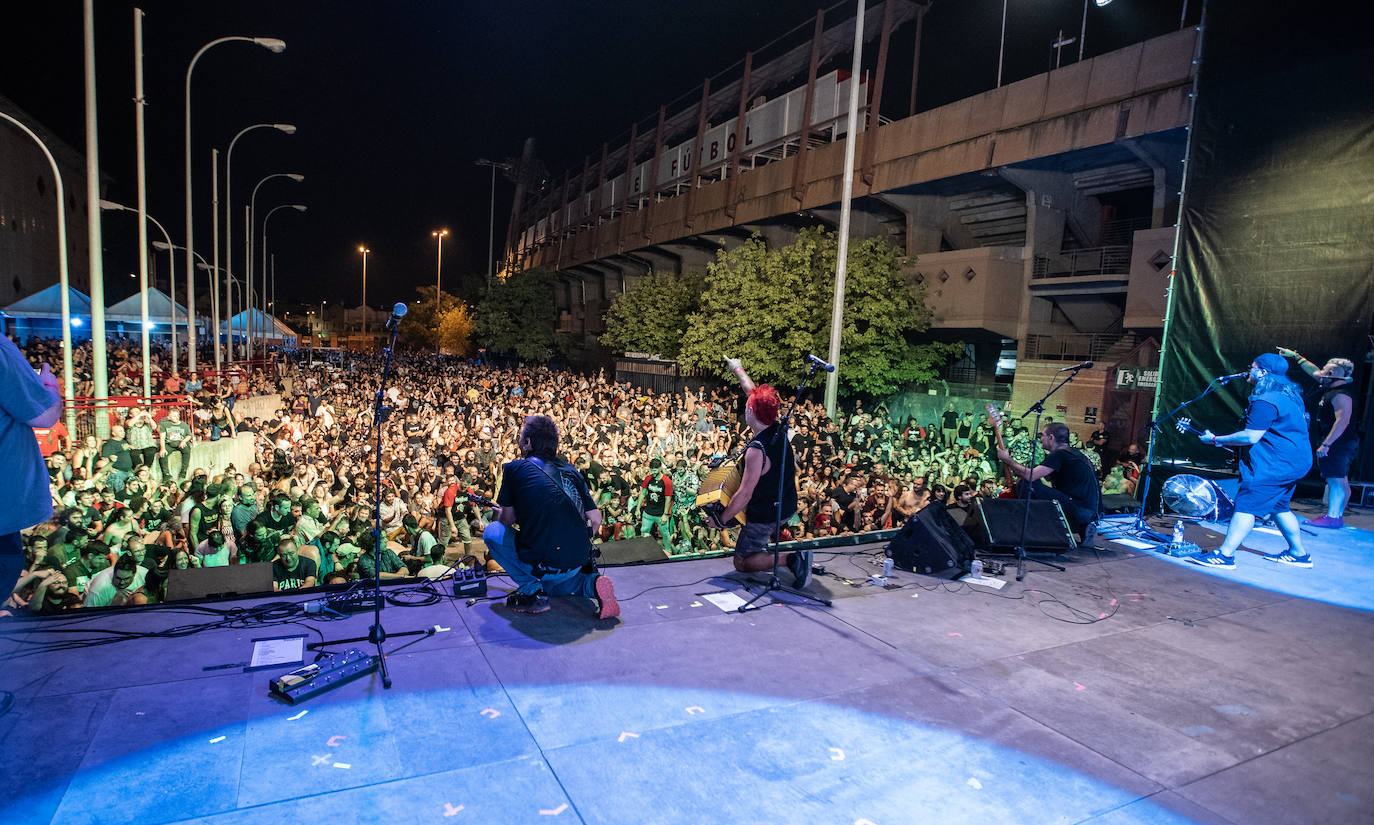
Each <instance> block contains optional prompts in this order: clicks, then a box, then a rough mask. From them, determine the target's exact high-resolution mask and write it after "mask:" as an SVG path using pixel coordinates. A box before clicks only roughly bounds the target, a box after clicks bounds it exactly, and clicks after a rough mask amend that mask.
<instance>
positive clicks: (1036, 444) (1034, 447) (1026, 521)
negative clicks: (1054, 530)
mask: <svg viewBox="0 0 1374 825" xmlns="http://www.w3.org/2000/svg"><path fill="white" fill-rule="evenodd" d="M1082 369H1084V366H1083V365H1082V364H1080V365H1078V366H1076V367H1073V368H1072V369H1070V371H1069V374H1068V375H1066V376H1064V380H1063V381H1060V382H1059V383H1058V384H1055V385H1054V386H1052V387H1050V391H1049V392H1047V393H1045V394H1044V395H1043V396H1041V397H1040V400H1039V401H1036V402H1035V403H1034V404H1032V405H1030V408H1029V409H1027V410H1026V411H1025V412H1023V413H1021V418H1025V417H1026V416H1028V415H1030V414H1031V413H1035V437H1034V438H1032V439H1031V460H1030V464H1027V465H1026V467H1027V469H1034V468H1035V466H1036V465H1037V464H1039V463H1040V459H1039V455H1038V454H1039V452H1040V416H1041V415H1043V414H1044V412H1045V402H1046V401H1048V400H1049V398H1050V396H1051V395H1054V394H1055V393H1057V392H1059V390H1061V389H1062V388H1063V387H1064V386H1065V385H1066V384H1068V383H1069V382H1070V381H1073V379H1075V378H1077V377H1078V373H1079V371H1080V370H1082ZM1017 420H1020V419H1017ZM1034 483H1035V482H1033V481H1031V480H1030V479H1026V487H1025V493H1024V495H1022V496H1021V503H1022V505H1023V506H1022V508H1021V535H1020V536H1018V537H1017V540H1016V548H1015V552H1016V580H1017V581H1021V580H1022V579H1024V578H1026V533H1027V531H1029V529H1030V503H1031V487H1032V486H1034ZM1031 561H1034V562H1036V563H1038V564H1043V565H1045V566H1046V567H1053V568H1054V569H1055V570H1058V571H1059V572H1061V573H1063V572H1064V567H1063V566H1062V565H1058V564H1055V563H1054V562H1048V561H1045V560H1044V559H1031Z"/></svg>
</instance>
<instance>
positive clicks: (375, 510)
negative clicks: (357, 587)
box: [309, 315, 434, 689]
mask: <svg viewBox="0 0 1374 825" xmlns="http://www.w3.org/2000/svg"><path fill="white" fill-rule="evenodd" d="M392 318H393V321H388V322H387V327H388V331H389V332H390V333H391V339H390V340H389V341H388V342H387V346H386V348H385V349H383V350H382V354H383V355H384V356H385V357H384V359H383V361H382V384H381V386H380V387H378V389H377V396H376V398H375V399H373V402H372V423H373V425H374V426H376V428H377V440H376V456H375V458H376V468H377V469H376V480H377V488H376V491H375V495H374V496H373V498H374V501H373V505H372V627H371V629H370V630H368V633H367V636H365V637H361V636H360V637H357V638H352V639H338V640H336V641H334V642H326V641H320V642H315V643H312V644H310V645H309V647H310V648H311V649H319V648H323V647H328V646H330V645H336V644H345V643H348V642H362V641H368V642H371V643H372V644H373V645H375V646H376V647H377V655H376V656H374V657H372V661H373V662H374V663H375V664H376V666H377V669H378V670H379V671H380V672H381V674H382V687H384V688H387V689H390V688H391V673H390V672H389V671H388V670H387V667H386V650H385V649H383V648H382V643H383V642H385V641H386V638H387V635H386V630H385V629H384V628H383V627H382V604H383V602H384V598H383V596H382V550H383V549H384V544H383V538H384V536H383V533H382V424H383V423H385V420H386V418H387V417H388V416H389V415H390V413H391V408H390V407H386V406H384V405H383V404H382V402H383V401H384V400H385V399H386V383H387V379H388V378H389V377H390V375H391V354H392V351H393V350H395V349H396V335H397V333H398V332H399V331H400V326H401V323H400V318H399V317H397V316H394V315H393V316H392ZM433 634H434V630H433V628H430V629H428V630H408V631H405V632H403V633H395V634H392V635H394V636H431V635H433ZM417 641H418V640H417Z"/></svg>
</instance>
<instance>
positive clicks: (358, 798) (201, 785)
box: [0, 517, 1374, 825]
mask: <svg viewBox="0 0 1374 825" xmlns="http://www.w3.org/2000/svg"><path fill="white" fill-rule="evenodd" d="M1368 520H1369V519H1368V518H1367V517H1366V518H1365V521H1368ZM1365 527H1366V528H1367V527H1368V525H1365ZM1205 530H1206V527H1205V526H1195V527H1192V528H1190V532H1189V538H1190V539H1193V540H1195V541H1198V540H1200V539H1204V540H1205V539H1206V538H1207V534H1206V533H1205V532H1204V531H1205ZM1211 534H1212V535H1216V533H1215V532H1212V533H1211ZM1271 538H1273V537H1268V536H1260V537H1257V542H1256V545H1257V546H1258V545H1261V544H1263V542H1261V541H1259V539H1263V540H1264V541H1268V540H1269V539H1271ZM1274 540H1275V541H1278V539H1274ZM1199 543H1203V542H1202V541H1200V542H1199ZM1309 544H1310V547H1309V549H1310V550H1311V552H1312V553H1313V555H1314V557H1315V558H1316V560H1317V561H1316V567H1314V568H1313V569H1311V570H1293V569H1288V568H1282V567H1279V566H1278V565H1273V564H1271V563H1268V562H1264V561H1263V560H1261V559H1259V558H1257V557H1252V556H1243V557H1242V558H1241V563H1240V564H1241V567H1240V569H1239V570H1238V571H1237V572H1236V573H1235V574H1232V575H1230V576H1229V577H1223V576H1222V575H1219V574H1214V573H1212V572H1210V571H1208V570H1204V569H1202V568H1198V567H1196V566H1193V565H1187V564H1183V563H1181V562H1180V561H1179V560H1177V559H1170V558H1167V557H1162V556H1160V555H1158V554H1156V553H1155V552H1153V551H1151V550H1148V549H1138V548H1136V549H1133V548H1128V547H1123V546H1121V545H1119V544H1115V543H1112V542H1109V541H1107V540H1105V539H1103V540H1101V541H1100V542H1099V545H1100V548H1099V549H1098V550H1097V551H1096V552H1093V551H1082V550H1080V551H1076V552H1074V553H1072V554H1069V555H1068V556H1067V557H1066V563H1067V567H1068V569H1067V571H1066V572H1063V573H1060V572H1056V571H1051V570H1048V569H1046V568H1040V567H1039V565H1036V564H1034V563H1032V564H1031V565H1030V571H1031V572H1030V573H1029V575H1028V576H1027V577H1026V579H1025V581H1024V582H1021V583H1018V582H1016V581H1014V579H1013V578H1012V575H1011V573H1010V571H1009V572H1008V574H1007V575H1006V576H1005V577H1003V578H1004V580H1005V581H1006V584H1005V586H1004V587H1003V588H1002V589H1000V590H993V589H991V588H989V587H985V586H980V585H970V584H966V583H963V582H954V583H950V582H943V581H940V580H934V579H929V578H925V577H918V576H913V575H910V574H902V573H899V574H897V575H895V576H893V577H892V579H891V580H890V581H889V586H888V587H886V588H884V587H881V586H879V585H877V584H874V583H872V582H869V581H867V580H866V577H867V575H868V574H870V573H872V572H874V571H875V565H874V562H875V561H876V556H875V552H876V551H877V550H878V548H876V547H873V546H868V547H864V546H860V547H856V548H844V552H843V553H827V552H823V551H818V552H817V555H816V562H817V563H820V564H824V565H825V566H826V567H827V569H828V571H830V572H829V573H827V574H826V575H823V576H820V577H818V578H817V580H816V581H815V582H814V583H813V584H812V585H811V586H810V590H811V591H813V592H818V593H827V592H828V593H830V594H831V595H833V596H834V597H835V601H834V606H833V607H830V608H825V607H818V606H813V605H809V604H799V603H798V600H796V599H795V598H793V597H791V596H787V595H782V596H781V598H782V599H783V600H785V601H787V602H788V604H780V605H773V606H769V607H765V608H764V609H762V610H758V611H755V612H749V613H745V614H740V613H734V612H725V611H724V610H722V609H721V608H719V607H717V606H716V605H715V604H713V603H712V601H710V600H708V599H707V598H706V597H705V595H706V594H711V593H715V592H719V591H727V592H734V593H737V594H743V595H744V597H745V598H748V594H747V593H745V592H744V589H743V587H742V586H741V584H740V583H739V582H738V581H737V580H736V578H737V577H736V576H735V574H733V573H731V572H730V564H729V561H728V560H725V559H710V560H700V561H691V562H682V563H675V564H659V565H650V566H643V567H632V568H619V569H615V570H613V571H611V575H612V577H613V578H614V580H615V582H616V588H617V592H618V594H619V595H620V598H621V602H622V608H623V611H624V612H623V616H622V618H621V619H620V620H619V621H616V620H611V621H608V622H601V621H597V620H596V619H595V618H593V617H592V607H591V604H590V603H589V602H582V601H577V600H569V599H554V600H553V603H554V607H553V610H552V611H550V612H549V613H546V614H543V615H539V616H524V615H516V614H512V613H510V612H509V611H507V610H506V608H505V607H504V606H503V605H502V604H500V603H499V602H484V603H479V604H477V605H474V606H471V607H469V606H466V605H465V603H464V602H462V601H454V600H444V601H442V602H440V603H437V604H433V605H430V606H426V607H407V608H397V607H389V608H388V609H387V610H386V611H385V612H384V614H383V622H384V625H385V627H386V628H387V630H388V631H389V632H390V633H392V634H395V633H398V632H401V631H405V630H416V629H423V628H433V627H436V626H437V627H438V628H441V630H439V631H438V632H436V633H434V634H433V635H431V636H428V637H418V638H419V641H416V642H415V643H414V644H410V645H409V646H407V647H405V648H404V649H402V650H396V649H397V648H399V647H400V646H401V645H403V644H406V643H407V642H409V641H411V640H412V639H411V638H410V637H407V638H395V639H393V640H392V641H390V642H389V643H388V645H387V647H388V650H390V651H395V652H393V653H391V655H390V656H389V659H388V661H389V663H390V667H391V672H392V676H393V678H394V680H395V685H394V687H393V688H392V689H391V690H384V689H383V688H382V686H381V683H380V679H379V678H378V677H377V676H376V675H371V676H365V677H363V678H361V679H358V680H356V681H353V682H350V683H348V684H345V685H344V686H342V687H340V688H337V689H335V690H333V691H332V692H329V693H326V694H323V695H320V696H318V697H315V698H312V699H309V700H307V701H305V702H303V703H301V704H299V705H296V706H288V705H284V704H280V703H278V702H276V701H275V700H273V699H271V698H270V697H269V696H268V692H267V687H268V680H269V678H271V677H272V676H274V675H277V674H279V673H282V672H284V671H286V670H289V669H290V668H289V667H281V668H277V669H272V670H264V671H250V672H245V671H244V670H243V666H242V663H244V662H245V661H247V660H248V659H249V657H250V654H251V652H252V651H251V641H252V640H253V639H260V638H263V637H271V636H282V635H289V634H292V633H303V634H307V635H309V636H310V638H311V640H314V639H315V638H318V637H317V635H316V632H315V630H312V629H310V628H315V629H318V631H319V633H321V634H323V635H324V636H325V637H327V638H330V639H338V638H342V637H346V636H359V635H366V632H367V628H368V626H369V625H370V623H371V614H370V613H369V614H361V615H358V616H353V617H350V618H348V619H346V620H342V621H337V622H317V621H314V620H313V619H312V620H310V621H306V620H305V619H301V620H300V623H299V624H291V625H286V626H260V627H240V628H234V629H215V630H207V631H204V632H201V633H198V634H195V635H193V636H190V637H188V638H149V637H141V638H130V639H127V640H123V641H120V642H118V643H116V644H111V645H104V646H98V647H87V648H80V649H65V650H59V649H43V648H37V647H34V644H33V643H34V642H36V641H39V640H45V641H47V642H50V643H59V642H60V643H66V644H68V645H70V643H71V642H73V641H75V640H79V639H86V638H91V637H93V636H96V635H98V634H99V633H101V632H110V631H121V632H128V633H139V634H147V633H152V632H159V631H167V630H168V629H172V628H179V627H184V626H187V625H191V624H194V623H198V622H203V621H207V620H208V619H209V617H208V616H206V615H200V614H194V613H191V612H187V611H183V610H175V609H166V608H163V609H151V610H144V611H135V612H125V613H114V614H104V615H99V616H94V615H86V616H81V617H79V618H78V619H75V620H64V621H61V622H59V623H58V624H57V625H54V624H51V623H46V624H38V623H34V622H15V623H12V624H10V625H7V626H4V627H3V632H0V658H3V659H4V666H3V669H2V670H0V688H3V689H6V690H9V691H12V692H13V693H14V694H15V701H14V704H13V707H12V708H11V709H10V710H9V712H8V713H6V714H4V715H3V716H2V717H0V741H3V745H4V752H5V754H6V757H7V758H6V763H7V769H8V770H7V774H8V776H7V777H6V782H5V783H4V790H3V791H2V792H0V793H2V794H3V797H0V823H5V825H10V823H48V822H52V823H60V825H80V824H81V823H92V825H96V824H98V825H123V824H124V823H130V825H132V824H133V823H138V825H154V823H192V822H194V823H205V825H243V824H246V823H273V825H276V824H277V823H282V822H308V823H354V822H381V823H388V825H390V824H392V823H394V824H395V825H402V823H455V825H457V824H458V823H465V822H474V823H475V822H482V823H487V822H496V823H526V822H528V823H544V824H545V825H548V824H549V823H553V824H554V825H556V824H557V823H564V822H574V823H691V825H702V823H748V822H764V821H766V822H789V823H807V824H808V825H814V823H837V825H840V824H842V825H850V823H870V825H910V823H915V822H929V823H942V824H947V823H980V824H981V823H1017V825H1024V824H1025V823H1042V822H1043V823H1049V822H1054V823H1093V825H1124V823H1189V822H1195V823H1233V824H1234V825H1262V824H1263V823H1322V824H1323V825H1334V824H1335V823H1356V822H1371V821H1374V813H1372V812H1374V715H1371V711H1374V668H1372V667H1371V665H1370V663H1371V661H1374V611H1370V610H1369V609H1368V608H1369V607H1370V603H1369V600H1370V599H1371V591H1374V588H1371V587H1370V583H1369V582H1368V580H1367V579H1365V578H1363V577H1362V575H1361V574H1362V572H1363V571H1369V570H1374V533H1371V532H1370V531H1369V530H1368V529H1359V528H1348V529H1347V530H1344V531H1339V532H1335V533H1327V534H1324V535H1321V536H1317V537H1314V538H1312V539H1309ZM1262 549H1268V548H1267V547H1266V548H1262ZM1270 568H1273V569H1270ZM833 574H839V575H840V576H844V577H845V578H846V580H847V582H848V583H846V580H841V579H840V578H838V577H836V576H835V575H833ZM780 575H781V576H782V577H783V578H784V579H786V578H787V574H786V573H783V574H780ZM505 585H506V580H504V579H498V580H497V581H496V587H495V588H494V591H495V590H497V589H504V586H505ZM1347 588H1348V589H1349V591H1350V592H1345V591H1346V589H1347ZM1355 591H1362V592H1355ZM308 598H310V597H295V598H294V599H293V601H297V602H302V601H306V600H307V599H308ZM265 601H270V600H258V601H243V602H231V603H218V604H216V605H215V607H217V608H225V607H229V606H234V607H252V606H254V605H257V604H261V603H263V602H265ZM765 601H766V600H765ZM56 626H61V627H64V628H67V629H70V630H73V631H77V632H74V633H63V634H56V633H50V632H41V631H40V630H39V628H51V627H56ZM350 646H356V647H360V648H363V649H367V647H368V646H367V645H366V644H365V643H364V644H358V645H350Z"/></svg>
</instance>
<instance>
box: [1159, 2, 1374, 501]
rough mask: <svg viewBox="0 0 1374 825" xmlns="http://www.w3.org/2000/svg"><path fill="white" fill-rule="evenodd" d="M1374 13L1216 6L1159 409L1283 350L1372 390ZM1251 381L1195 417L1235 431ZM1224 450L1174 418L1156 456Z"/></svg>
mask: <svg viewBox="0 0 1374 825" xmlns="http://www.w3.org/2000/svg"><path fill="white" fill-rule="evenodd" d="M1372 17H1374V14H1371V12H1370V11H1369V4H1367V3H1363V2H1361V3H1354V2H1344V1H1343V0H1336V2H1316V3H1312V2H1306V3H1302V2H1295V1H1294V0H1270V2H1265V3H1255V2H1254V0H1207V2H1206V5H1205V6H1204V15H1203V26H1204V30H1203V45H1202V52H1201V62H1200V64H1199V67H1198V69H1199V71H1198V90H1197V91H1198V97H1197V107H1196V109H1195V112H1194V118H1193V126H1192V135H1191V138H1192V140H1191V145H1190V147H1189V156H1188V160H1187V161H1186V162H1187V164H1188V168H1187V170H1186V172H1187V179H1186V182H1185V186H1184V193H1183V200H1182V204H1183V207H1182V214H1181V216H1180V220H1181V226H1180V234H1179V255H1178V260H1177V261H1176V270H1177V274H1176V276H1175V277H1174V279H1173V285H1172V288H1173V295H1172V296H1171V301H1170V311H1169V317H1168V319H1167V320H1166V331H1165V342H1164V343H1165V350H1164V352H1163V353H1162V359H1161V363H1160V390H1159V398H1158V402H1157V407H1156V415H1161V414H1163V413H1165V412H1167V411H1169V410H1172V409H1173V408H1174V407H1175V406H1177V405H1178V404H1180V403H1181V402H1183V401H1184V400H1186V399H1188V398H1191V397H1193V396H1194V395H1197V394H1198V393H1200V392H1201V391H1202V390H1203V388H1204V387H1205V386H1206V385H1207V382H1208V381H1209V380H1211V379H1212V378H1214V377H1215V376H1218V375H1223V374H1227V373H1233V372H1240V371H1242V370H1245V369H1247V368H1248V367H1249V365H1250V362H1251V360H1252V359H1254V357H1255V356H1256V355H1258V354H1260V353H1262V352H1273V351H1274V348H1275V347H1276V346H1284V347H1291V348H1293V349H1296V350H1297V351H1299V352H1300V353H1302V354H1303V355H1304V356H1306V357H1307V358H1309V359H1311V360H1312V361H1315V362H1317V363H1318V364H1321V363H1322V362H1323V361H1324V360H1325V359H1326V358H1329V357H1332V356H1338V355H1339V356H1344V357H1347V358H1350V359H1351V360H1353V361H1355V363H1356V379H1357V381H1358V382H1359V384H1358V386H1360V387H1361V388H1363V387H1364V386H1366V384H1365V382H1367V381H1368V378H1369V377H1368V366H1367V365H1366V364H1365V363H1364V362H1365V357H1366V354H1367V353H1368V352H1369V350H1370V338H1369V334H1370V333H1371V331H1374V330H1371V315H1374V80H1371V78H1374V73H1372V72H1371V70H1374V47H1371V43H1374V35H1372V34H1371V32H1374V26H1371V22H1374V21H1372V20H1371V18H1372ZM1296 372H1297V369H1296V366H1294V368H1293V370H1292V371H1291V372H1290V375H1294V374H1295V373H1296ZM1296 380H1298V381H1299V383H1300V385H1302V386H1303V388H1304V389H1310V388H1311V386H1312V384H1311V382H1310V381H1307V380H1306V379H1305V378H1302V377H1299V378H1297V379H1296ZM1248 387H1249V385H1248V384H1246V383H1245V382H1242V381H1237V382H1235V383H1233V384H1231V385H1229V386H1228V387H1226V388H1224V389H1222V390H1219V391H1218V392H1216V393H1214V394H1213V395H1212V396H1209V397H1208V398H1207V399H1205V400H1204V401H1202V402H1201V403H1199V404H1197V405H1195V406H1194V407H1193V408H1191V410H1190V414H1191V415H1192V417H1193V418H1194V419H1195V421H1196V423H1197V425H1198V426H1199V428H1211V429H1212V430H1213V431H1216V432H1231V431H1233V430H1235V429H1237V428H1238V421H1239V417H1240V416H1241V415H1242V414H1243V413H1244V408H1245V396H1246V394H1247V393H1248ZM1362 392H1363V389H1362ZM1359 414H1360V415H1361V416H1363V415H1364V414H1365V411H1364V410H1361V411H1359ZM1372 435H1374V434H1372ZM1366 440H1369V439H1368V438H1367V439H1366ZM1225 455H1226V454H1225V453H1224V452H1222V451H1221V450H1219V449H1217V448H1214V447H1209V446H1204V445H1202V444H1201V443H1200V442H1199V441H1198V440H1197V438H1196V437H1194V436H1191V435H1187V436H1185V435H1182V434H1180V433H1179V432H1177V431H1176V430H1174V429H1173V428H1172V427H1170V426H1169V425H1168V423H1167V422H1164V423H1162V427H1161V430H1160V434H1159V435H1158V436H1157V440H1156V444H1155V459H1156V460H1157V461H1158V460H1160V459H1170V458H1172V459H1188V460H1192V461H1196V462H1198V463H1202V464H1217V463H1220V461H1221V459H1222V458H1224V457H1225ZM1371 469H1374V468H1371V467H1368V466H1366V468H1365V470H1366V473H1365V474H1366V475H1368V471H1369V470H1371Z"/></svg>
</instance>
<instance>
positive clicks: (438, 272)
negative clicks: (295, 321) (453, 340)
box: [321, 232, 448, 354]
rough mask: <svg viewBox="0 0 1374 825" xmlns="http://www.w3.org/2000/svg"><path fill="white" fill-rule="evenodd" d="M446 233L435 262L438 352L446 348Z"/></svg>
mask: <svg viewBox="0 0 1374 825" xmlns="http://www.w3.org/2000/svg"><path fill="white" fill-rule="evenodd" d="M446 234H448V233H447V232H444V233H442V234H440V235H439V258H438V260H437V261H436V262H435V264H434V352H435V353H436V354H437V353H439V352H441V351H443V348H444V342H443V340H442V338H441V336H440V334H439V333H440V331H441V329H442V327H443V324H442V319H443V317H444V313H443V309H444V301H443V298H442V296H443V294H444V293H443V289H442V287H441V286H440V284H441V283H442V281H443V275H444V235H446ZM321 311H323V310H321Z"/></svg>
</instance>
